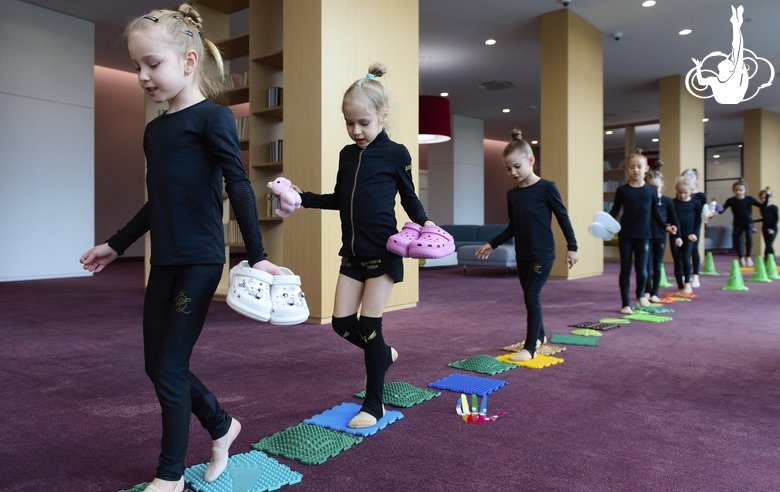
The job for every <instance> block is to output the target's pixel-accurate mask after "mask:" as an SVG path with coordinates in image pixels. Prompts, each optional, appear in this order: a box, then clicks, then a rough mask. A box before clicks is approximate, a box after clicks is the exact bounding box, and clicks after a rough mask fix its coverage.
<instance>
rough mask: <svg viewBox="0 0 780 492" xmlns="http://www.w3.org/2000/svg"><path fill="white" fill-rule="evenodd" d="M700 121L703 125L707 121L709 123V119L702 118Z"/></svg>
mask: <svg viewBox="0 0 780 492" xmlns="http://www.w3.org/2000/svg"><path fill="white" fill-rule="evenodd" d="M701 120H702V121H703V122H705V123H707V122H708V121H710V119H709V118H702V119H701Z"/></svg>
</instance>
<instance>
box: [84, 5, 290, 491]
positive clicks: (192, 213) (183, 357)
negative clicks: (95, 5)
mask: <svg viewBox="0 0 780 492" xmlns="http://www.w3.org/2000/svg"><path fill="white" fill-rule="evenodd" d="M125 37H126V38H127V47H128V51H129V52H130V59H131V60H132V62H133V65H135V69H136V72H137V73H138V82H139V83H140V85H141V87H142V88H143V90H144V92H146V94H147V95H148V96H149V97H150V98H151V99H152V100H153V101H154V102H156V103H168V110H167V112H166V113H165V114H163V115H161V116H159V117H157V118H156V119H154V120H153V121H151V122H150V123H149V124H148V125H147V126H146V131H145V133H144V141H143V145H144V153H145V154H146V163H147V164H146V166H147V168H146V171H147V172H146V186H147V190H148V200H147V202H146V203H145V204H144V206H143V207H142V208H141V210H140V211H139V212H138V213H137V214H136V215H135V217H133V219H132V220H131V221H130V222H128V223H127V225H126V226H125V227H123V228H122V229H121V230H120V231H118V232H117V233H116V234H115V235H114V236H112V237H111V238H110V239H109V240H108V241H107V242H106V243H104V244H101V245H98V246H95V247H94V248H92V249H90V250H89V251H87V252H86V253H84V255H83V256H82V257H81V259H80V261H81V263H83V265H84V268H85V269H86V270H89V271H91V272H95V273H97V272H100V271H102V270H103V269H104V268H105V267H106V266H107V265H108V264H109V263H111V262H112V261H113V260H115V259H116V258H117V256H119V255H122V254H123V253H124V251H125V250H126V249H127V248H128V247H129V246H130V245H131V244H132V243H133V242H135V241H136V240H138V239H139V238H141V237H142V236H143V235H144V234H145V233H146V232H147V231H148V232H149V233H150V236H151V241H152V254H151V260H150V263H151V271H150V274H149V282H148V286H147V289H146V295H145V298H144V308H143V309H144V314H143V338H144V341H143V343H144V364H145V369H146V374H147V375H148V376H149V378H150V379H151V380H152V383H153V384H154V389H155V392H156V393H157V399H158V401H159V403H160V407H161V410H162V439H161V447H162V450H161V452H160V456H159V466H158V467H157V473H156V476H155V478H154V480H153V481H152V482H151V484H150V485H148V486H147V487H146V488H145V489H144V491H145V492H181V491H182V490H184V478H183V475H184V459H185V456H186V454H187V442H188V438H189V428H190V414H195V416H196V417H198V420H199V421H200V423H201V425H202V426H203V427H204V428H205V429H206V430H207V431H208V432H209V434H210V435H211V439H212V448H211V460H210V462H209V465H208V467H207V468H206V471H205V475H204V479H205V480H206V481H207V482H213V481H215V480H216V479H217V478H219V476H220V475H221V474H222V472H223V471H224V470H225V468H226V466H227V462H228V449H229V448H230V445H231V443H232V442H233V441H234V440H235V439H236V436H238V433H239V432H240V431H241V424H239V422H238V421H237V420H236V419H234V418H231V417H230V416H228V415H227V413H225V411H224V410H223V409H222V408H221V407H220V405H219V402H218V401H217V398H216V397H215V396H214V394H213V393H211V392H210V391H209V390H208V389H207V388H206V387H205V385H204V384H203V383H202V382H201V381H200V380H199V379H198V378H197V377H196V376H195V375H194V374H193V373H192V372H190V370H189V365H190V356H191V355H192V351H193V348H194V346H195V342H196V341H197V340H198V336H199V335H200V332H201V330H202V328H203V324H204V321H205V319H206V313H207V311H208V308H209V305H210V304H211V300H212V298H213V296H214V292H215V291H216V289H217V285H218V284H219V280H220V278H221V277H222V269H223V264H224V263H225V248H224V230H223V225H222V203H223V201H222V186H223V184H222V183H223V178H224V182H225V188H226V191H227V194H228V197H229V198H230V203H231V204H232V205H233V210H234V212H235V215H236V219H237V221H238V224H239V227H240V229H241V233H242V234H243V237H244V241H245V243H246V249H247V255H248V257H249V262H250V264H251V265H252V267H253V268H256V269H258V270H262V271H265V272H267V273H270V274H273V275H281V274H283V272H282V270H281V269H279V267H277V266H276V265H274V264H273V263H270V262H269V261H268V260H266V254H265V252H264V251H263V241H262V237H261V235H260V227H259V223H258V218H257V206H256V201H255V195H254V191H253V189H252V186H251V184H250V182H249V179H248V178H247V176H246V173H245V172H244V166H243V164H242V163H241V148H240V146H239V143H238V135H237V134H236V125H235V122H234V119H233V114H232V113H231V111H230V109H228V108H227V107H225V106H221V105H218V104H216V103H214V102H212V101H211V100H210V98H213V97H215V96H217V95H218V94H219V87H220V83H221V80H222V57H221V55H220V53H219V50H217V48H216V46H215V45H214V43H212V42H211V40H209V38H208V36H206V34H205V33H204V31H203V26H202V24H201V18H200V14H199V13H198V12H197V10H195V9H194V8H193V7H192V6H190V5H188V4H182V5H180V6H179V7H178V9H177V10H155V11H153V12H149V13H148V14H146V15H143V16H140V17H138V18H137V19H134V20H132V21H130V23H129V24H128V25H127V28H126V30H125Z"/></svg>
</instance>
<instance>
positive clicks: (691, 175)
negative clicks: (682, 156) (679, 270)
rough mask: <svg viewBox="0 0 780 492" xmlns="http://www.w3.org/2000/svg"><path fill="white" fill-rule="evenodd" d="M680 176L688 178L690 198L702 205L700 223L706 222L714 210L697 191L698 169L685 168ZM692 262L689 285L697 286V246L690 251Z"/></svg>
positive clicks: (702, 194)
mask: <svg viewBox="0 0 780 492" xmlns="http://www.w3.org/2000/svg"><path fill="white" fill-rule="evenodd" d="M681 176H685V177H686V178H688V182H689V183H690V185H691V188H692V189H691V199H693V200H696V201H697V202H699V203H700V204H701V207H702V210H703V212H702V223H703V224H706V223H707V221H708V220H709V218H710V217H712V216H713V215H715V211H714V210H710V206H709V202H707V195H705V194H704V192H703V191H699V189H698V188H699V171H698V169H695V168H690V169H686V170H685V171H683V172H682V174H681ZM701 232H702V231H697V232H696V235H697V236H699V237H701ZM691 263H692V270H691V272H692V276H691V287H694V288H698V287H699V286H700V285H701V283H700V282H699V266H700V265H701V256H700V255H699V248H698V246H694V248H693V251H692V253H691Z"/></svg>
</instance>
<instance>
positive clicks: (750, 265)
mask: <svg viewBox="0 0 780 492" xmlns="http://www.w3.org/2000/svg"><path fill="white" fill-rule="evenodd" d="M745 261H746V262H747V266H749V267H752V266H753V258H751V257H749V256H748V257H747V260H745Z"/></svg>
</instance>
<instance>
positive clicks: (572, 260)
mask: <svg viewBox="0 0 780 492" xmlns="http://www.w3.org/2000/svg"><path fill="white" fill-rule="evenodd" d="M577 260H578V258H577V252H576V251H567V252H566V264H567V265H569V269H571V267H573V266H574V265H576V264H577Z"/></svg>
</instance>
